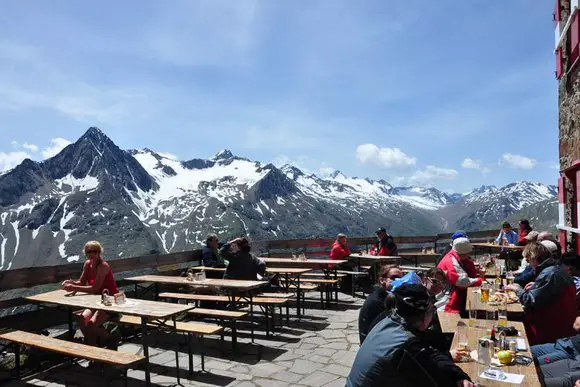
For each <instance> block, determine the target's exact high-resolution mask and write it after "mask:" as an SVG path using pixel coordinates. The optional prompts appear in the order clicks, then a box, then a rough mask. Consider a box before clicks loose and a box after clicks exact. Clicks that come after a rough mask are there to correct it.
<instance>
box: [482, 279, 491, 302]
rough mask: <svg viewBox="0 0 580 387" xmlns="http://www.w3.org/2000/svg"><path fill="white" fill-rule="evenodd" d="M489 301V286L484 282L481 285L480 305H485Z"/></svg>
mask: <svg viewBox="0 0 580 387" xmlns="http://www.w3.org/2000/svg"><path fill="white" fill-rule="evenodd" d="M488 301H489V284H488V283H487V282H484V283H482V284H481V303H482V304H485V303H487V302H488Z"/></svg>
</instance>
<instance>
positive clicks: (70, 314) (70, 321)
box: [68, 308, 75, 340]
mask: <svg viewBox="0 0 580 387" xmlns="http://www.w3.org/2000/svg"><path fill="white" fill-rule="evenodd" d="M68 334H69V336H70V339H71V340H72V339H73V338H74V337H75V333H74V331H73V311H72V308H69V309H68Z"/></svg>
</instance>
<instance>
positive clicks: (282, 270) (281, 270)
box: [191, 266, 312, 274]
mask: <svg viewBox="0 0 580 387" xmlns="http://www.w3.org/2000/svg"><path fill="white" fill-rule="evenodd" d="M191 269H193V270H195V271H202V270H205V271H215V272H225V271H226V268H225V267H206V266H195V267H192V268H191ZM311 271H312V269H308V268H299V267H267V268H266V273H271V274H304V273H309V272H311Z"/></svg>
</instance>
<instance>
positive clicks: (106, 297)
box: [101, 289, 113, 306]
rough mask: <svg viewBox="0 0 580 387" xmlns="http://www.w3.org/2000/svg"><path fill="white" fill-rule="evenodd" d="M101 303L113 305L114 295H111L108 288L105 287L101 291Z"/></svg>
mask: <svg viewBox="0 0 580 387" xmlns="http://www.w3.org/2000/svg"><path fill="white" fill-rule="evenodd" d="M101 304H103V305H105V306H111V305H113V297H111V296H109V291H108V290H107V289H103V292H102V293H101Z"/></svg>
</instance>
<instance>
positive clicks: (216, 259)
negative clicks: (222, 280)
mask: <svg viewBox="0 0 580 387" xmlns="http://www.w3.org/2000/svg"><path fill="white" fill-rule="evenodd" d="M221 247H223V243H219V240H218V237H217V235H215V234H210V235H208V236H207V238H206V239H205V247H204V248H203V250H202V251H201V263H202V265H203V266H207V267H226V263H225V262H224V260H223V258H222V257H221V254H220V250H219V249H220V248H221Z"/></svg>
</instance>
